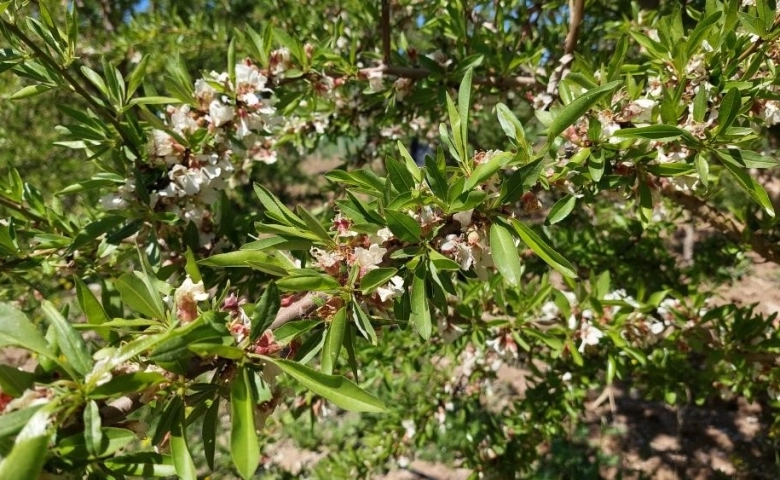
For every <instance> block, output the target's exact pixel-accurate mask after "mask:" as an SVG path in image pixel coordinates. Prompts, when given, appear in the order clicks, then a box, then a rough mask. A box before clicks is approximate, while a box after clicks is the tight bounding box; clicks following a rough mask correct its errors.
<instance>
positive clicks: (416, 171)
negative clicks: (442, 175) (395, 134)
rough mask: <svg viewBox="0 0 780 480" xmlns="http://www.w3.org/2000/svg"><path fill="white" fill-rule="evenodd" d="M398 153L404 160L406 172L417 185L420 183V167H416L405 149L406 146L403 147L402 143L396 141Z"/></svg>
mask: <svg viewBox="0 0 780 480" xmlns="http://www.w3.org/2000/svg"><path fill="white" fill-rule="evenodd" d="M398 151H399V152H400V153H401V157H402V158H403V159H404V163H405V164H406V170H407V171H408V172H409V173H410V174H411V175H412V178H414V181H415V182H417V183H420V182H422V171H421V170H420V167H418V166H417V164H416V163H415V161H414V159H413V158H412V156H411V155H410V154H409V150H407V149H406V146H404V144H403V142H402V141H400V140H398Z"/></svg>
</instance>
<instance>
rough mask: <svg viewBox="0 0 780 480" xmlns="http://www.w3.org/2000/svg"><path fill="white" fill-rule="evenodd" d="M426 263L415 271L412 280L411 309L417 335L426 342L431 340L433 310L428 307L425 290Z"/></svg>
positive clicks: (411, 320) (410, 317) (411, 317)
mask: <svg viewBox="0 0 780 480" xmlns="http://www.w3.org/2000/svg"><path fill="white" fill-rule="evenodd" d="M425 272H426V270H425V263H424V262H420V264H419V265H418V266H417V268H416V269H415V270H414V278H413V279H412V292H411V307H412V312H411V315H410V316H409V321H410V322H412V324H413V325H414V326H415V328H416V329H417V333H419V334H420V336H421V337H422V338H423V339H424V340H428V339H429V338H431V330H432V322H431V310H430V308H429V307H428V295H427V293H426V290H425V277H426V275H425Z"/></svg>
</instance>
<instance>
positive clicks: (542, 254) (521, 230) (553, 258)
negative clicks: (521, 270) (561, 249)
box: [510, 218, 577, 278]
mask: <svg viewBox="0 0 780 480" xmlns="http://www.w3.org/2000/svg"><path fill="white" fill-rule="evenodd" d="M510 222H511V223H512V226H513V227H514V229H515V231H516V232H517V234H518V235H519V236H520V239H521V240H523V242H525V244H526V245H528V246H529V247H530V248H531V250H533V251H534V253H536V254H537V255H539V258H541V259H542V260H544V261H545V262H547V264H548V265H550V266H551V267H553V268H554V269H556V270H557V271H558V272H560V274H561V275H563V276H564V277H569V278H577V273H576V272H575V271H574V267H572V266H571V264H570V263H569V262H568V260H566V259H565V258H563V256H562V255H561V254H560V253H558V252H556V251H555V250H553V248H552V247H550V246H549V245H548V244H547V242H545V241H544V240H542V238H541V237H540V236H539V235H537V234H536V232H534V231H533V230H531V228H530V227H528V226H526V225H525V224H523V223H521V222H519V221H518V220H517V219H514V218H512V219H510Z"/></svg>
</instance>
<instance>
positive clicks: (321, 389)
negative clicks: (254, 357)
mask: <svg viewBox="0 0 780 480" xmlns="http://www.w3.org/2000/svg"><path fill="white" fill-rule="evenodd" d="M263 358H264V359H265V360H266V361H268V362H271V363H273V364H275V365H276V366H277V367H279V368H280V369H281V370H282V371H283V372H284V373H286V374H287V375H289V376H291V377H293V378H294V379H295V380H297V381H298V382H300V383H301V385H303V386H304V387H306V388H308V389H309V390H311V391H312V392H314V393H316V394H317V395H320V396H321V397H323V398H325V399H327V400H330V401H331V402H333V403H334V404H335V405H337V406H339V407H341V408H343V409H345V410H351V411H355V412H378V413H382V412H385V411H386V410H387V409H386V407H385V405H384V403H382V401H381V400H379V399H378V398H376V397H374V396H373V395H371V394H369V393H368V392H366V391H365V390H363V389H361V388H360V387H358V386H357V385H355V384H354V383H352V382H351V381H349V380H348V379H347V378H345V377H342V376H338V375H326V374H324V373H322V372H318V371H316V370H314V369H312V368H309V367H307V366H305V365H301V364H300V363H297V362H293V361H290V360H279V359H274V358H268V357H263Z"/></svg>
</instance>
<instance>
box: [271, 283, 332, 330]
mask: <svg viewBox="0 0 780 480" xmlns="http://www.w3.org/2000/svg"><path fill="white" fill-rule="evenodd" d="M329 297H330V296H329V295H328V294H326V293H322V292H309V293H307V294H306V295H304V296H303V297H301V298H300V299H299V300H297V301H295V302H294V303H293V304H292V305H290V306H287V307H283V308H281V309H279V312H278V313H277V314H276V318H275V319H274V321H273V323H271V326H270V327H268V328H269V329H271V330H276V329H277V328H279V327H281V326H282V325H284V324H286V323H289V322H292V321H293V320H299V319H300V318H302V317H304V316H306V315H308V314H310V313H311V312H313V311H314V310H316V309H317V308H318V307H320V306H321V305H322V303H323V302H325V300H327V299H328V298H329Z"/></svg>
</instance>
